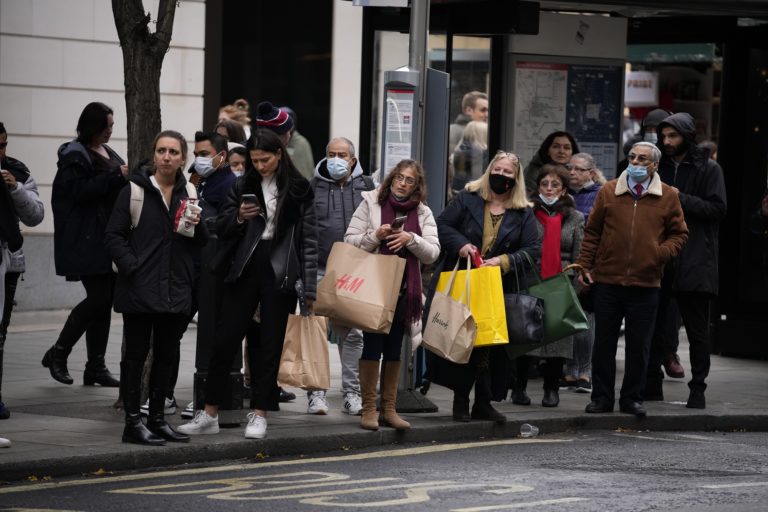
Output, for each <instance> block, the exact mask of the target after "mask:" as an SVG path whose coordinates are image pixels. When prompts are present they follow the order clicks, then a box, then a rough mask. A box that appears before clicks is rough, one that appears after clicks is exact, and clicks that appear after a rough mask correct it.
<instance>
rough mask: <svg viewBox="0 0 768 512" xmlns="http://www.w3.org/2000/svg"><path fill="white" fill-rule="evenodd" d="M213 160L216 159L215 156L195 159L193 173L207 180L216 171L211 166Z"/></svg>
mask: <svg viewBox="0 0 768 512" xmlns="http://www.w3.org/2000/svg"><path fill="white" fill-rule="evenodd" d="M214 158H216V155H214V156H211V157H205V156H198V157H195V172H196V173H197V174H199V175H200V177H201V178H207V177H208V176H210V175H211V174H213V172H214V171H215V170H216V168H215V167H214V166H213V159H214Z"/></svg>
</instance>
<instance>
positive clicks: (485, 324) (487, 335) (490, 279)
mask: <svg viewBox="0 0 768 512" xmlns="http://www.w3.org/2000/svg"><path fill="white" fill-rule="evenodd" d="M466 272H467V271H466V270H460V271H459V272H458V274H457V275H456V281H458V282H462V281H463V280H464V279H465V278H466V275H467V274H466ZM452 273H453V272H442V273H440V279H439V280H438V281H437V291H439V292H443V293H445V292H446V288H447V287H448V281H449V280H450V278H451V274H452ZM461 289H462V287H460V286H454V287H453V290H451V294H450V295H451V297H453V298H454V299H456V300H459V299H460V298H461ZM469 290H470V293H469V310H470V311H471V312H472V316H473V317H474V319H475V323H476V324H477V338H475V346H476V347H485V346H489V345H505V344H507V343H509V334H508V332H507V315H506V312H505V311H504V290H503V289H502V287H501V268H500V267H481V268H473V269H472V270H470V271H469Z"/></svg>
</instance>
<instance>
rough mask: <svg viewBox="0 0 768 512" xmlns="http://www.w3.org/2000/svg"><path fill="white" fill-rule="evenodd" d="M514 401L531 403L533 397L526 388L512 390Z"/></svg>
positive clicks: (524, 403)
mask: <svg viewBox="0 0 768 512" xmlns="http://www.w3.org/2000/svg"><path fill="white" fill-rule="evenodd" d="M512 403H513V404H515V405H531V397H529V396H528V393H526V392H525V390H524V389H517V390H515V389H513V390H512Z"/></svg>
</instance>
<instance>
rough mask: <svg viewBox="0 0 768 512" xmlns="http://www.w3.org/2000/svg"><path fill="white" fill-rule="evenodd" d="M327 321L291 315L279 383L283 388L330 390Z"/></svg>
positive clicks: (286, 330)
mask: <svg viewBox="0 0 768 512" xmlns="http://www.w3.org/2000/svg"><path fill="white" fill-rule="evenodd" d="M327 338H328V319H327V318H325V317H323V316H317V315H308V316H304V315H288V326H287V327H286V329H285V342H284V343H283V354H282V356H280V368H279V369H278V373H277V381H278V382H279V383H280V385H282V386H289V387H294V388H301V389H306V390H308V391H312V390H318V389H323V390H324V389H330V387H331V368H330V361H329V356H328V340H327Z"/></svg>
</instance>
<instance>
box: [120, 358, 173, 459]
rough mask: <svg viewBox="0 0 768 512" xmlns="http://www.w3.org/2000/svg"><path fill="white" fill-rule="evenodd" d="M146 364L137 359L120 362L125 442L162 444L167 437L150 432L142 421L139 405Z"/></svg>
mask: <svg viewBox="0 0 768 512" xmlns="http://www.w3.org/2000/svg"><path fill="white" fill-rule="evenodd" d="M143 370H144V364H142V363H139V362H137V361H123V362H121V363H120V376H121V377H122V381H123V382H122V384H121V389H120V392H121V394H122V395H123V407H124V408H125V428H124V429H123V442H124V443H135V444H146V445H151V446H161V445H164V444H165V439H163V438H162V437H160V436H158V435H157V434H153V433H152V432H150V431H149V430H148V429H147V427H146V426H144V423H143V422H142V421H141V414H140V412H139V406H140V401H141V373H142V371H143Z"/></svg>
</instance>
